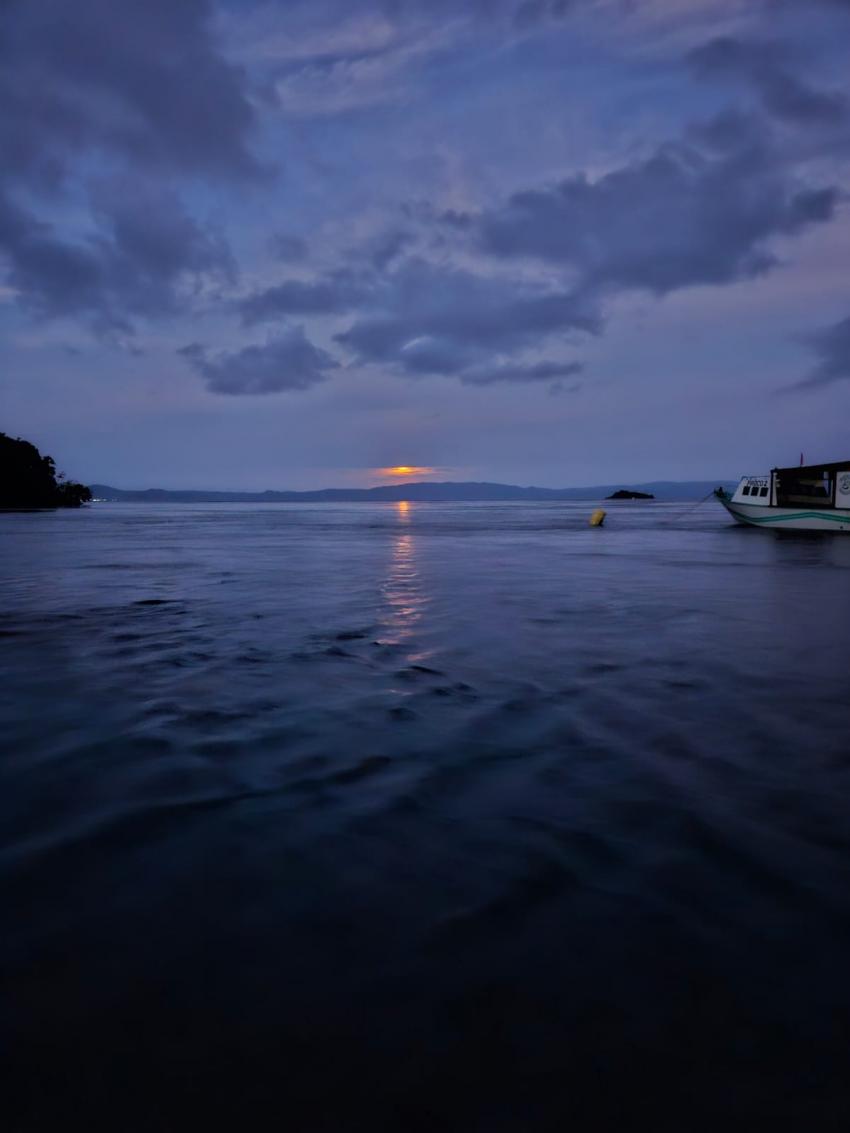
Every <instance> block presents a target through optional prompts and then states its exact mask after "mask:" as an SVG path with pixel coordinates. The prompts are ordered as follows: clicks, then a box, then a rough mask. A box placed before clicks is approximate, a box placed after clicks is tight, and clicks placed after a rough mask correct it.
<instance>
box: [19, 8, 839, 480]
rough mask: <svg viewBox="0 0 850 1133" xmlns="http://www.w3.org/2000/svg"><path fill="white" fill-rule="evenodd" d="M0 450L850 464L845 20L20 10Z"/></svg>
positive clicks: (260, 458)
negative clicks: (11, 442) (25, 443)
mask: <svg viewBox="0 0 850 1133" xmlns="http://www.w3.org/2000/svg"><path fill="white" fill-rule="evenodd" d="M0 106H2V111H0V155H2V160H0V429H2V430H4V431H6V432H8V433H11V434H13V435H21V436H25V437H27V438H28V439H31V440H33V441H34V442H35V443H36V444H38V445H39V446H40V447H41V448H42V449H43V450H44V451H47V452H50V453H52V454H53V455H54V456H55V457H56V459H57V462H58V463H59V465H60V467H62V468H64V469H65V470H66V471H67V472H68V473H69V474H71V475H74V476H76V477H78V478H81V479H84V480H89V481H102V482H107V483H111V484H115V485H117V486H119V487H128V488H129V487H148V486H163V487H208V488H228V487H230V488H257V489H262V488H310V487H324V486H331V485H366V484H373V483H377V482H380V481H381V473H380V471H378V470H379V469H381V468H384V467H387V466H393V465H399V464H406V465H410V466H415V467H422V468H425V469H429V470H433V471H432V472H428V473H427V475H428V478H431V479H434V478H439V479H486V480H499V481H504V482H511V483H522V484H531V483H533V484H540V485H549V486H570V485H582V484H593V483H607V482H612V481H620V480H623V481H632V482H636V481H639V480H650V479H660V478H664V479H696V478H713V477H720V476H724V477H725V476H729V477H733V476H736V475H738V474H740V473H745V472H759V471H762V470H764V469H766V468H769V467H770V466H772V465H774V464H783V463H793V462H795V461H796V459H797V458H798V455H799V453H800V451H801V450H802V451H804V452H805V454H806V457H807V458H810V459H812V460H815V459H827V460H828V459H833V460H834V459H838V458H840V457H843V456H846V455H848V453H850V431H848V405H849V404H850V396H848V395H850V287H848V264H850V203H848V196H847V187H848V186H850V177H848V170H850V0H466V2H461V0H256V2H253V0H217V2H214V0H180V3H175V2H174V0H75V2H74V3H73V4H69V3H67V0H6V2H5V4H4V7H3V34H2V37H0Z"/></svg>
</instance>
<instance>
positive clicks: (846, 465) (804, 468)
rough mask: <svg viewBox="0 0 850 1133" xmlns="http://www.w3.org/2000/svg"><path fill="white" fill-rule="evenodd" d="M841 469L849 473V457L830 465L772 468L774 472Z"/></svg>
mask: <svg viewBox="0 0 850 1133" xmlns="http://www.w3.org/2000/svg"><path fill="white" fill-rule="evenodd" d="M842 469H847V470H848V471H850V457H848V458H847V460H834V461H832V463H831V464H795V465H794V466H793V467H792V468H774V469H773V471H774V472H793V473H795V475H798V476H799V474H800V473H801V472H841V471H842Z"/></svg>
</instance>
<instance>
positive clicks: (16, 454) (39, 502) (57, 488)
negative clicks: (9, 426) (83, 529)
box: [0, 433, 91, 508]
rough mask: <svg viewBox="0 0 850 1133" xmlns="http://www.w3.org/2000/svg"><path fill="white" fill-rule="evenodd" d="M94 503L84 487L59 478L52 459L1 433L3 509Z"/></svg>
mask: <svg viewBox="0 0 850 1133" xmlns="http://www.w3.org/2000/svg"><path fill="white" fill-rule="evenodd" d="M90 499H91V492H90V491H89V489H88V488H87V487H86V486H85V485H84V484H76V483H74V481H73V480H65V479H64V477H63V476H62V475H61V473H60V475H59V476H58V477H57V475H56V465H55V463H54V462H53V459H52V457H49V456H42V455H41V453H40V452H39V451H38V449H37V448H36V447H35V445H33V444H30V442H29V441H23V440H21V438H20V437H18V438H14V437H8V436H6V434H5V433H0V508H41V507H45V508H52V507H79V506H80V504H83V503H86V502H87V501H88V500H90Z"/></svg>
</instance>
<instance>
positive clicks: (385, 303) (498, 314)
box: [335, 258, 599, 379]
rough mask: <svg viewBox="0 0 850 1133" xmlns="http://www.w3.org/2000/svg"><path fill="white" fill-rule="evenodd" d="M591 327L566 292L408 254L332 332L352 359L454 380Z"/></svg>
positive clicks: (589, 312)
mask: <svg viewBox="0 0 850 1133" xmlns="http://www.w3.org/2000/svg"><path fill="white" fill-rule="evenodd" d="M598 329H599V321H598V316H597V313H596V311H595V309H594V308H593V306H592V305H591V304H589V303H588V302H586V301H585V300H583V299H582V298H581V297H579V296H576V295H575V294H573V293H572V292H569V291H564V290H559V289H552V288H547V287H542V286H532V285H530V284H527V283H523V282H522V281H520V280H516V279H506V278H503V277H500V276H489V277H488V276H484V275H477V274H474V273H472V272H469V271H466V270H462V269H459V268H453V267H451V266H449V265H435V264H432V263H428V262H427V261H425V260H422V259H418V258H413V259H410V260H407V261H405V262H404V263H403V264H401V265H400V266H399V267H398V268H397V269H396V270H394V271H392V272H390V273H389V274H388V275H387V276H386V277H385V278H384V279H383V281H382V283H381V286H380V287H379V288H378V289H376V292H375V294H374V302H373V304H372V307H371V309H368V310H364V311H362V312H361V313H359V314H358V316H357V318H356V319H355V321H354V322H353V323H352V325H351V326H350V327H349V328H348V329H347V330H345V331H343V332H341V333H340V334H337V335H336V336H335V337H336V341H337V342H339V343H340V344H341V345H342V346H344V347H346V348H347V349H348V350H350V351H352V352H353V353H354V355H355V357H356V358H357V360H358V361H360V362H379V363H385V364H390V365H393V366H395V367H397V368H398V369H400V370H401V371H402V372H404V373H408V374H411V375H417V374H454V375H457V376H459V377H461V379H462V378H463V375H464V373H465V372H468V371H470V370H471V369H472V368H475V367H479V366H481V365H487V364H491V363H492V359H493V358H494V357H496V356H497V355H499V354H503V353H512V352H516V351H517V350H519V349H522V348H524V347H527V346H529V345H536V344H537V343H538V342H539V341H540V340H541V339H542V338H545V337H546V336H548V335H552V334H560V335H562V336H563V335H564V334H565V333H566V332H568V331H582V332H585V333H595V332H597V331H598ZM476 372H477V371H476Z"/></svg>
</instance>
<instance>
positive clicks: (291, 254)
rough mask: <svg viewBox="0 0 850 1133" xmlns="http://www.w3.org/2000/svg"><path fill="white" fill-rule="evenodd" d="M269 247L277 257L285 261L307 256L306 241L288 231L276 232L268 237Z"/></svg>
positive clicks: (288, 261)
mask: <svg viewBox="0 0 850 1133" xmlns="http://www.w3.org/2000/svg"><path fill="white" fill-rule="evenodd" d="M269 249H270V250H271V252H272V254H273V255H274V256H275V257H276V258H277V259H279V260H283V261H284V262H287V263H291V262H293V261H298V260H304V259H306V258H307V241H306V240H304V239H302V237H300V236H293V235H292V234H291V233H289V232H276V233H274V235H273V236H271V237H269Z"/></svg>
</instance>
